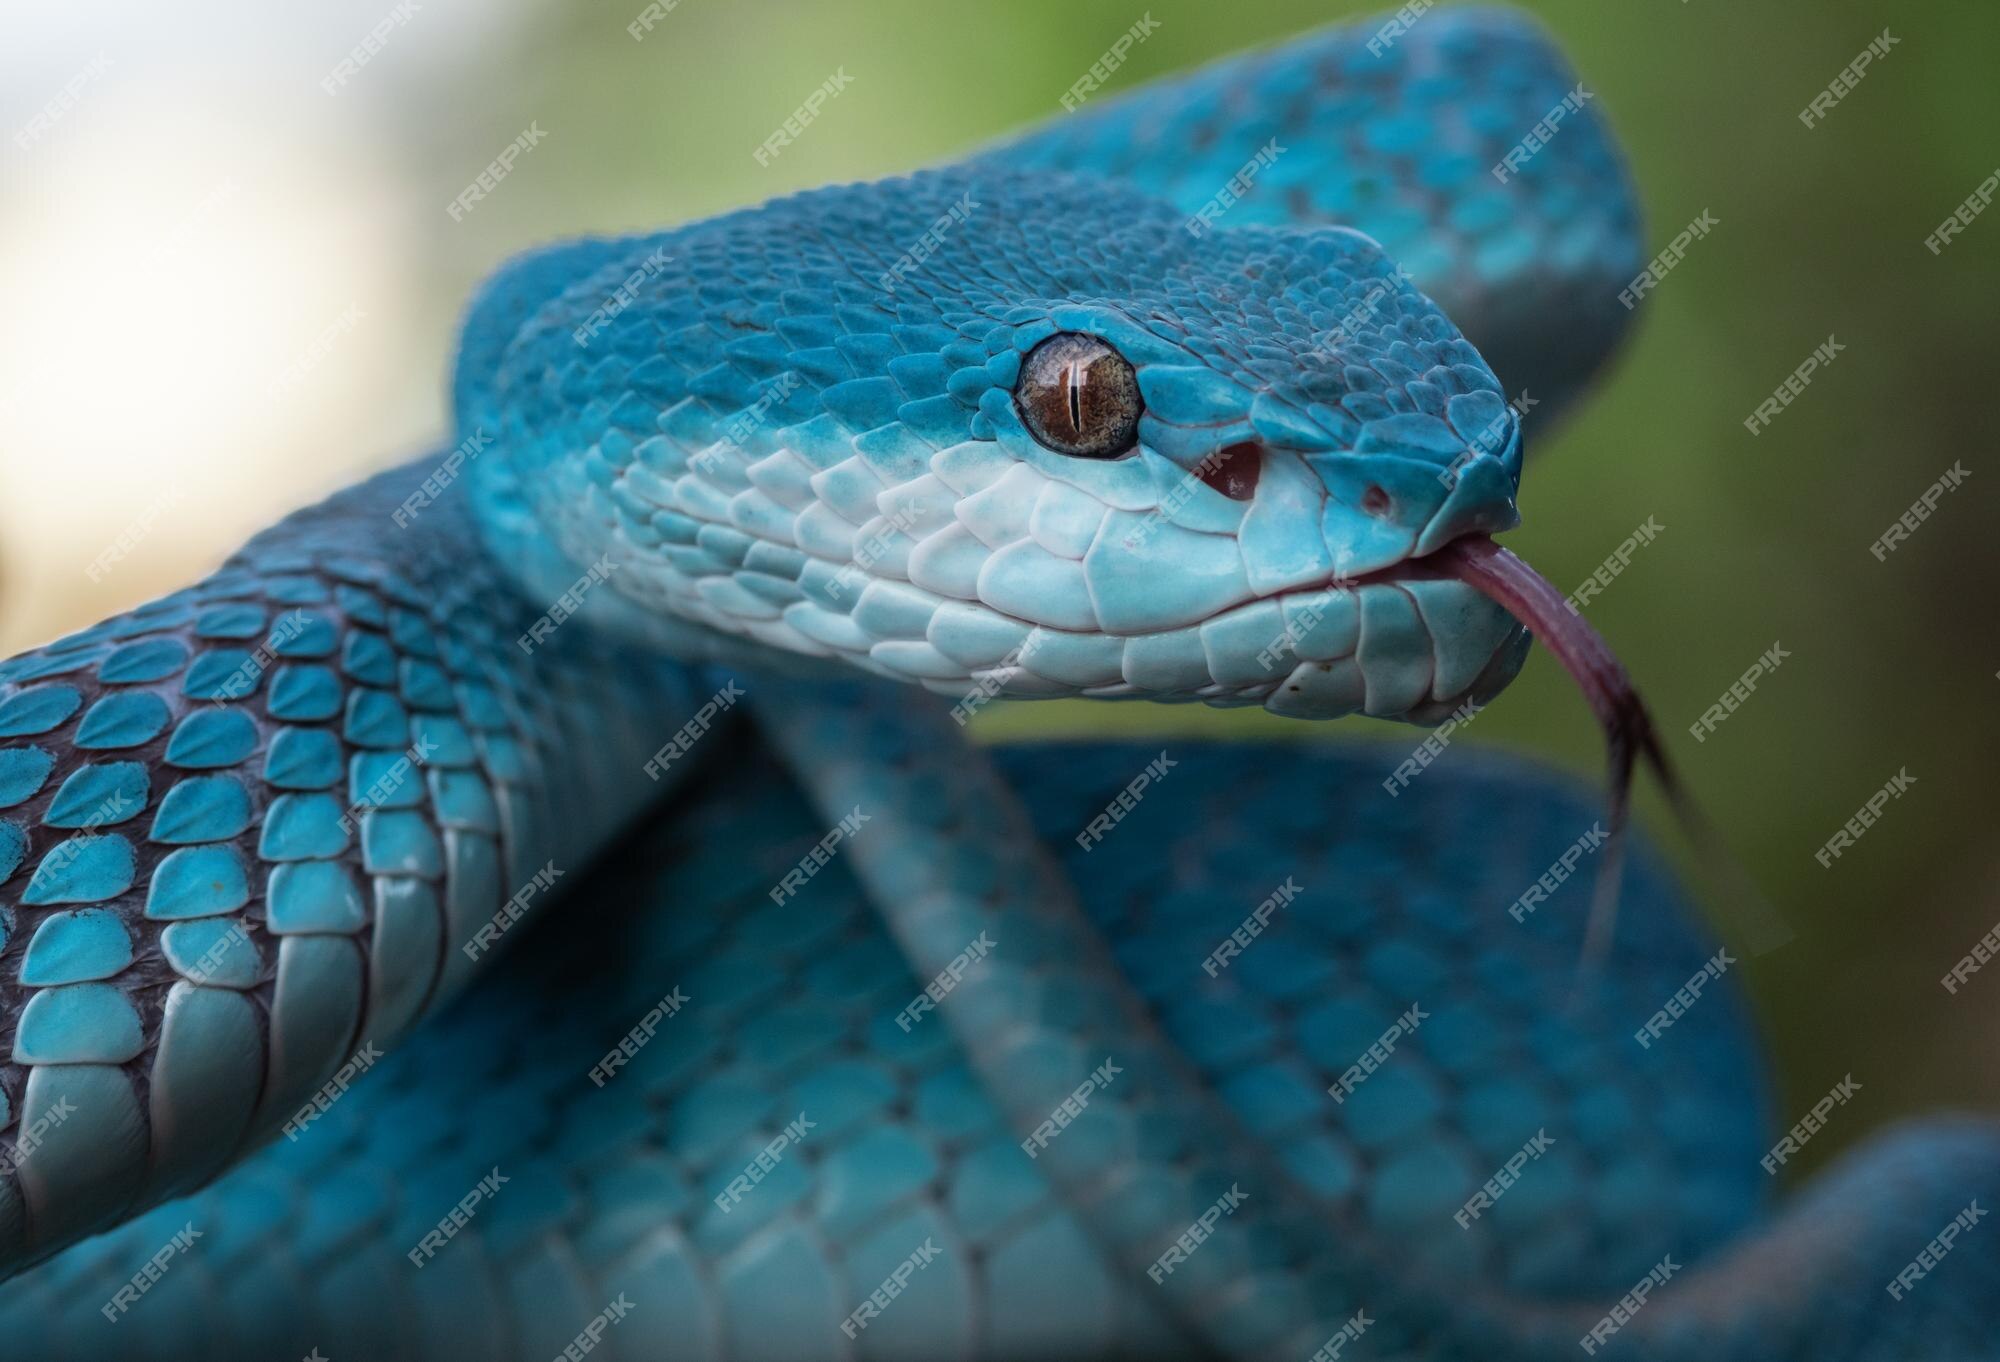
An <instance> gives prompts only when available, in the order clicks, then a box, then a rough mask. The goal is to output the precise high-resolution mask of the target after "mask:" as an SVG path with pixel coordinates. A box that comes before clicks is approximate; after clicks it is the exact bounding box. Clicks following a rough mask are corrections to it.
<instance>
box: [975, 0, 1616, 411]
mask: <svg viewBox="0 0 2000 1362" xmlns="http://www.w3.org/2000/svg"><path fill="white" fill-rule="evenodd" d="M1438 17H1440V18H1443V19H1444V20H1445V22H1443V23H1412V24H1410V25H1408V27H1407V28H1406V29H1404V30H1402V31H1400V32H1399V31H1394V30H1391V31H1389V32H1388V33H1387V36H1386V39H1385V36H1384V30H1385V28H1387V24H1386V22H1385V21H1386V20H1387V19H1388V18H1389V16H1386V15H1385V16H1383V20H1382V21H1378V22H1375V23H1359V24H1354V25H1351V26H1343V27H1339V28H1331V29H1327V30H1325V31H1324V32H1322V33H1318V34H1313V35H1309V36H1307V37H1303V38H1300V39H1298V40H1296V41H1294V42H1289V43H1286V44H1284V45H1283V46H1281V47H1275V48H1269V49H1266V50H1263V51H1259V52H1252V53H1249V54H1246V55H1244V56H1242V57H1238V58H1235V59H1232V60H1225V61H1219V62H1215V63H1213V64H1211V65H1209V66H1205V67H1203V68H1202V69H1201V70H1200V71H1198V72H1195V73H1194V74H1193V75H1190V76H1185V77H1181V78H1179V79H1174V80H1168V81H1164V82H1161V83H1159V84H1156V85H1149V86H1147V87H1145V88H1144V89H1143V90H1141V91H1138V92H1136V93H1134V94H1130V95H1124V96H1119V97H1115V98H1114V97H1104V98H1102V99H1098V100H1093V101H1091V102H1089V103H1087V104H1085V105H1083V106H1082V107H1081V108H1080V109H1079V110H1078V111H1077V112H1076V113H1075V114H1074V115H1072V116H1069V117H1063V118H1057V119H1055V120H1052V121H1051V122H1050V123H1049V124H1048V126H1047V127H1046V128H1043V129H1039V130H1036V131H1033V132H1030V133H1028V134H1026V135H1024V136H1021V137H1018V138H1015V139H1011V140H1010V141H1009V142H1007V143H1006V144H1004V145H1002V146H1000V147H997V148H995V149H994V150H993V151H991V152H990V153H988V154H987V159H990V160H991V161H993V162H995V163H997V164H1002V165H1010V166H1017V167H1024V168H1031V169H1042V170H1051V171H1071V172H1078V173H1084V174H1090V175H1093V176H1099V177H1107V176H1108V177H1110V178H1113V179H1116V180H1118V181H1120V182H1121V183H1125V184H1130V185H1134V186H1136V187H1138V188H1140V189H1143V190H1144V191H1145V192H1146V193H1148V194H1151V195H1153V196H1155V197H1157V198H1159V199H1161V200H1162V201H1164V202H1167V203H1170V204H1172V205H1173V206H1174V207H1175V208H1176V209H1178V210H1179V211H1180V212H1181V213H1183V214H1188V215H1199V214H1200V213H1201V212H1202V210H1203V209H1204V208H1206V207H1207V206H1208V205H1209V204H1210V203H1211V202H1213V201H1214V200H1215V196H1216V195H1217V194H1218V193H1219V192H1220V191H1221V189H1222V187H1223V186H1224V185H1225V184H1228V185H1230V186H1231V191H1232V195H1233V196H1234V197H1233V202H1231V203H1230V204H1229V206H1228V208H1227V210H1226V215H1224V216H1221V217H1220V218H1218V219H1216V220H1217V221H1219V222H1222V223H1225V224H1227V225H1230V226H1237V225H1247V224H1250V223H1259V224H1265V225H1272V226H1283V225H1295V224H1302V223H1304V224H1321V223H1324V224H1336V225H1338V224H1345V225H1349V226H1359V227H1361V228H1362V229H1363V230H1365V231H1366V232H1367V233H1368V235H1369V236H1371V237H1373V238H1374V239H1375V240H1376V241H1378V242H1380V243H1381V245H1382V248H1383V249H1384V250H1385V251H1386V252H1387V253H1388V255H1389V257H1390V259H1392V260H1394V261H1395V262H1396V263H1397V265H1398V266H1399V267H1400V268H1402V269H1403V270H1404V271H1406V272H1408V274H1409V275H1410V277H1411V278H1412V279H1414V280H1415V281H1416V285H1417V287H1418V288H1420V289H1422V290H1423V292H1424V293H1425V294H1426V295H1427V296H1429V297H1430V298H1432V299H1435V300H1436V302H1437V303H1438V305H1439V306H1440V307H1442V308H1443V309H1444V311H1445V313H1446V315H1448V316H1449V317H1450V318H1451V319H1452V321H1453V323H1454V324H1456V325H1457V326H1458V328H1459V329H1460V330H1461V331H1463V332H1464V333H1465V335H1466V337H1467V339H1469V340H1470V341H1472V343H1473V344H1474V345H1476V346H1477V347H1478V348H1479V352H1480V354H1481V355H1483V356H1484V357H1485V359H1486V361H1487V362H1488V363H1489V364H1491V365H1492V366H1493V369H1494V371H1495V372H1496V373H1498V374H1499V376H1500V378H1501V380H1502V382H1503V383H1504V384H1505V385H1506V391H1507V394H1508V395H1509V396H1510V397H1512V396H1516V395H1518V394H1520V393H1522V392H1526V393H1528V394H1529V395H1530V396H1532V397H1533V398H1534V399H1535V405H1534V406H1533V407H1532V408H1531V410H1532V411H1533V413H1534V415H1535V422H1536V426H1537V428H1538V429H1539V430H1541V431H1542V432H1543V433H1544V434H1546V432H1547V431H1548V430H1549V429H1550V428H1551V427H1552V426H1553V425H1554V423H1555V421H1556V419H1557V417H1558V414H1559V413H1560V412H1561V411H1562V410H1564V409H1566V408H1568V407H1569V406H1570V405H1571V404H1572V403H1573V402H1574V401H1575V399H1576V398H1577V396H1578V395H1579V394H1580V393H1581V392H1582V390H1583V389H1584V387H1585V386H1586V385H1587V384H1588V382H1589V380H1590V378H1591V377H1592V375H1594V374H1595V373H1596V372H1597V371H1598V369H1600V368H1601V367H1602V365H1603V363H1604V361H1605V358H1606V357H1607V356H1608V355H1609V354H1610V353H1611V352H1612V350H1613V348H1614V347H1615V345H1616V343H1617V341H1618V339H1619V337H1620V336H1622V335H1623V334H1624V332H1625V329H1626V327H1627V326H1628V324H1629V323H1630V322H1631V319H1632V312H1631V309H1629V308H1627V307H1625V306H1624V305H1623V304H1621V303H1619V302H1618V296H1617V295H1618V291H1619V290H1620V289H1622V288H1624V287H1625V286H1626V285H1627V284H1629V283H1630V282H1631V279H1632V276H1633V275H1634V274H1636V273H1638V271H1639V267H1640V266H1641V265H1642V264H1643V263H1644V258H1643V257H1644V240H1643V237H1642V236H1641V233H1640V224H1639V215H1638V201H1637V196H1636V195H1635V193H1634V192H1633V189H1632V186H1631V183H1630V180H1629V178H1628V177H1627V175H1626V173H1625V169H1624V165H1623V162H1622V159H1621V158H1620V156H1619V154H1618V149H1617V146H1616V144H1615V143H1614V142H1613V140H1612V137H1611V132H1610V129H1609V128H1608V127H1607V126H1606V125H1605V123H1604V121H1603V120H1602V119H1601V118H1599V117H1597V116H1596V114H1595V110H1594V106H1595V100H1596V91H1595V90H1593V89H1591V88H1590V87H1589V85H1588V83H1587V82H1585V81H1583V80H1581V79H1580V78H1579V77H1578V75H1577V73H1576V72H1574V71H1572V70H1570V69H1569V66H1568V64H1567V63H1565V62H1564V61H1563V60H1562V57H1561V55H1560V54H1559V53H1556V52H1555V51H1553V50H1552V47H1551V44H1550V40H1549V37H1548V35H1547V34H1545V33H1543V32H1542V31H1541V30H1540V29H1538V28H1537V27H1535V26H1534V25H1533V24H1531V23H1529V22H1526V21H1525V20H1524V19H1523V17H1522V15H1521V14H1520V13H1519V12H1517V11H1510V10H1504V9H1477V8H1468V9H1460V10H1453V11H1450V12H1449V13H1448V14H1445V15H1441V16H1438ZM1371 42H1372V43H1373V44H1374V45H1375V46H1374V50H1371V48H1370V44H1371ZM1579 92H1581V93H1579ZM1566 100H1567V101H1569V103H1568V105H1567V106H1566V105H1565V101H1566ZM1558 108H1562V110H1563V113H1562V116H1561V121H1560V122H1559V123H1558V124H1557V127H1558V129H1559V135H1557V136H1554V137H1551V138H1550V140H1549V141H1548V142H1547V143H1546V144H1545V145H1543V146H1542V147H1540V148H1537V149H1534V150H1533V154H1531V155H1524V153H1525V152H1527V151H1528V150H1529V149H1528V148H1525V147H1523V146H1522V140H1523V138H1524V136H1525V134H1526V133H1527V131H1528V129H1530V128H1534V127H1535V126H1536V125H1537V124H1540V123H1541V122H1542V121H1543V120H1544V119H1545V118H1547V117H1548V116H1549V114H1550V111H1551V110H1555V109H1558ZM1579 115H1580V116H1579ZM1267 146H1270V147H1274V148H1276V149H1277V150H1276V151H1275V154H1267V156H1266V159H1265V161H1264V162H1260V161H1259V160H1258V153H1259V151H1260V150H1262V149H1263V148H1265V147H1267ZM1509 153H1513V154H1514V159H1513V160H1512V161H1510V160H1509ZM1246 167H1252V169H1251V170H1250V172H1249V173H1247V174H1245V175H1243V177H1242V178H1241V180H1236V179H1235V177H1236V176H1237V175H1238V173H1239V172H1241V171H1244V170H1245V168H1246Z"/></svg>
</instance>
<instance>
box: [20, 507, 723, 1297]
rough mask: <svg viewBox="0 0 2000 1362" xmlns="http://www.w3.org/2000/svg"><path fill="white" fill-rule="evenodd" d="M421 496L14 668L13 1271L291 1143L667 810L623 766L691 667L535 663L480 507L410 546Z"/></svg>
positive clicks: (271, 540)
mask: <svg viewBox="0 0 2000 1362" xmlns="http://www.w3.org/2000/svg"><path fill="white" fill-rule="evenodd" d="M427 473H428V470H426V469H423V468H414V469H412V470H409V471H405V472H403V473H400V474H392V475H388V476H385V477H383V478H379V479H377V480H375V481H374V482H372V483H369V484H365V485H363V486H361V487H358V488H356V489H354V490H352V491H350V492H346V493H343V494H341V495H340V496H338V497H336V498H334V499H333V500H331V501H329V502H328V503H326V504H325V505H324V506H321V507H316V508H314V509H312V510H308V511H302V512H300V513H298V514H297V515H295V516H294V517H292V518H291V519H289V520H287V521H285V522H284V523H283V524H281V525H278V526H277V527H275V528H273V529H272V530H269V531H267V532H266V533H265V534H263V535H262V536H260V537H259V538H257V539H256V540H253V541H252V542H251V543H250V544H249V545H248V546H246V547H245V548H244V550H243V551H242V552H241V553H239V554H238V555H236V557H235V558H233V559H232V560H231V561H230V562H229V563H228V564H227V565H225V566H224V568H223V569H222V570H221V571H220V572H218V573H216V574H215V575H214V576H212V577H210V578H208V579H207V580H206V581H204V582H202V583H200V584H198V585H196V586H194V587H191V588H189V589H188V590H186V591H183V592H178V593H175V594H174V595H171V596H167V597H164V598H162V599H161V600H159V601H156V602H154V603H153V604H151V605H148V606H144V607H141V608H140V609H139V610H136V611H134V612H132V613H131V614H130V615H128V616H124V617H121V618H118V619H114V620H110V621H107V622H106V623H104V624H102V625H99V626H97V627H95V628H93V629H88V630H85V631H84V632H83V633H81V634H78V635H75V636H73V637H71V638H68V639H64V640H62V641H61V642H59V643H54V644H51V645H50V646H48V647H47V648H43V649H38V650H36V651H33V652H29V653H23V654H21V655H20V656H18V657H15V658H11V659H9V660H8V661H7V662H5V663H4V664H0V677H4V678H5V680H6V682H7V684H8V694H7V696H6V698H5V699H4V701H0V733H4V735H5V736H4V738H0V804H3V805H4V810H0V867H4V869H5V871H6V872H7V875H6V880H5V882H4V888H0V927H4V930H5V932H6V943H5V944H6V952H5V956H4V959H5V962H6V963H5V966H4V968H3V969H0V1042H4V1044H5V1046H6V1050H5V1055H6V1063H5V1066H4V1068H0V1121H4V1122H5V1124H6V1127H7V1128H8V1130H9V1133H10V1134H11V1135H12V1136H13V1145H14V1147H13V1149H12V1150H11V1151H10V1152H11V1158H10V1160H9V1163H8V1168H9V1177H8V1178H7V1179H6V1180H5V1181H4V1182H0V1260H4V1261H6V1262H8V1263H10V1264H14V1265H19V1264H21V1263H23V1262H32V1261H34V1260H35V1259H36V1258H39V1257H41V1256H43V1255H45V1254H47V1253H48V1252H50V1251H52V1250H54V1249H57V1248H60V1247H61V1246H63V1245H64V1244H66V1243H68V1242H70V1241H71V1240H73V1239H75V1238H76V1237H78V1236H79V1235H81V1234H84V1233H88V1232H89V1231H91V1230H94V1229H98V1228H101V1227H103V1226H104V1225H106V1224H109V1223H111V1222H112V1221H114V1220H117V1219H120V1218H122V1217H123V1216H124V1215H127V1214H129V1213H130V1212H131V1211H132V1210H134V1209H137V1208H139V1207H141V1206H144V1205H147V1204H150V1203H151V1202H153V1201H157V1200H158V1199H160V1198H161V1197H162V1196H166V1195H172V1194H174V1193H177V1192H179V1191H183V1190H185V1189H187V1188H189V1187H191V1186H195V1185H198V1184H200V1183H201V1182H203V1181H206V1180H207V1179H208V1178H210V1177H213V1176H214V1175H215V1173H216V1172H217V1171H219V1170H220V1169H221V1168H223V1167H224V1166H226V1165H227V1164H228V1163H230V1162H231V1161H233V1160H234V1159H235V1158H236V1157H237V1156H238V1155H239V1154H240V1153H241V1152H243V1151H244V1150H246V1149H248V1148H253V1147H255V1146H256V1145H257V1144H259V1143H261V1142H262V1141H263V1140H265V1139H267V1138H269V1137H270V1136H271V1135H272V1134H274V1133H275V1132H276V1131H277V1129H278V1128H279V1127H280V1126H281V1125H282V1124H283V1123H284V1122H285V1121H287V1120H288V1119H290V1118H292V1117H293V1116H294V1114H295V1112H296V1111H297V1109H298V1108H299V1107H300V1105H301V1104H302V1103H304V1102H306V1101H307V1100H308V1099H309V1098H311V1097H312V1096H313V1094H314V1091H315V1090H316V1089H318V1088H319V1086H320V1085H321V1084H322V1083H323V1082H325V1081H326V1080H327V1079H328V1078H329V1077H330V1076H331V1075H332V1074H333V1073H334V1072H335V1070H336V1069H338V1068H339V1067H340V1066H341V1065H342V1064H343V1062H345V1061H347V1060H348V1059H349V1057H350V1056H351V1055H352V1054H353V1053H354V1052H356V1051H357V1050H359V1049H361V1048H362V1047H364V1046H369V1045H373V1046H382V1045H387V1044H390V1043H391V1042H393V1041H394V1040H395V1039H396V1038H397V1037H398V1036H400V1035H401V1034H402V1033H403V1032H404V1031H406V1030H408V1028H409V1027H410V1026H411V1025H412V1024H413V1023H414V1022H415V1021H417V1019H418V1018H419V1017H421V1016H422V1015H423V1014H424V1012H425V1011H426V1010H427V1009H429V1008H430V1007H431V1006H432V1005H434V1004H435V1003H436V1002H439V1001H442V1000H443V999H444V998H446V997H448V996H450V994H452V993H453V992H454V991H456V990H457V988H458V987H460V986H461V985H462V984H463V983H464V981H465V980H466V978H468V977H469V976H470V975H471V974H472V973H473V972H474V970H475V969H476V967H477V964H478V961H479V959H480V958H481V957H482V956H485V955H487V954H488V953H487V952H486V951H485V950H484V948H483V947H479V948H476V949H475V950H472V951H468V950H466V949H465V947H467V946H468V945H474V944H475V942H474V939H475V936H476V933H477V932H478V929H479V928H480V927H481V926H482V925H484V924H486V923H487V922H488V921H489V920H490V919H491V918H492V917H493V916H494V914H495V913H496V912H497V911H498V910H499V909H500V908H502V907H503V905H505V904H506V903H507V902H508V901H509V900H510V899H511V898H513V897H514V896H515V895H517V894H521V895H524V898H523V904H524V906H525V905H526V904H527V903H530V902H531V901H532V899H533V897H534V893H535V887H540V888H545V889H547V888H551V887H552V886H553V883H554V881H555V879H556V878H557V877H558V876H559V875H560V874H562V873H565V872H566V871H567V870H568V869H570V868H574V867H576V866H578V865H580V864H581V863H582V862H583V861H584V860H586V859H587V858H588V857H589V855H590V854H591V852H592V851H593V850H594V849H595V848H596V847H597V846H598V845H600V844H601V843H602V842H603V841H604V840H605V839H607V838H608V837H610V836H612V835H613V834H615V832H616V831H617V830H618V828H619V827H620V826H622V825H623V823H624V822H625V821H626V819H628V818H630V817H632V816H633V815H635V814H636V813H637V812H638V811H639V810H641V809H642V808H643V807H644V805H645V803H646V802H647V801H648V800H649V799H651V798H654V797H656V795H657V793H658V791H659V788H660V786H659V783H658V782H657V781H652V780H648V779H646V778H645V777H644V775H643V774H642V773H641V772H640V771H639V770H638V769H637V768H636V767H635V766H634V765H633V764H632V763H629V762H626V761H624V760H623V759H622V758H623V750H622V749H629V748H631V747H635V746H637V745H639V744H640V743H641V742H645V741H650V740H651V739H652V737H653V730H652V726H651V724H650V722H648V720H649V716H650V715H651V714H652V713H653V712H654V709H655V707H656V706H658V705H660V704H673V703H675V701H676V700H677V699H678V698H680V697H682V696H684V695H685V688H686V686H687V684H688V676H687V673H686V672H685V671H684V670H682V669H678V668H675V667H673V666H671V665H670V664H667V663H664V662H659V661H653V660H649V659H646V658H644V657H635V656H633V655H630V654H629V653H621V654H619V655H617V656H616V658H615V659H614V657H613V656H612V654H611V653H610V652H609V651H608V650H607V647H606V645H605V643H604V641H603V640H601V639H597V638H595V637H594V636H593V635H591V634H590V632H589V631H588V630H587V629H585V628H577V629H572V630H567V631H564V632H563V633H562V635H561V636H560V637H559V638H557V639H555V640H553V641H552V644H551V646H550V647H549V648H547V649H544V650H539V651H537V652H534V653H529V652H527V651H525V650H523V649H522V648H520V647H518V646H517V645H516V641H515V637H514V636H515V634H516V633H518V632H520V630H521V629H523V628H526V627H527V626H528V625H529V624H530V623H531V621H532V619H533V615H532V612H531V610H530V608H529V607H528V606H527V605H526V604H525V603H524V602H522V601H520V600H519V599H517V598H516V597H514V596H513V595H512V593H511V592H509V591H508V590H507V589H506V585H505V581H504V579H503V578H502V577H501V576H500V575H499V574H498V573H497V572H495V571H494V570H493V569H492V568H491V567H490V565H488V564H486V563H485V562H484V561H483V560H482V559H480V558H479V557H477V556H476V555H468V554H467V553H466V552H465V551H464V546H465V544H466V543H467V542H468V541H469V540H470V537H471V529H470V527H469V526H468V525H467V524H466V512H465V507H464V503H463V502H462V501H459V502H456V503H452V504H443V503H440V504H439V505H437V506H435V507H433V508H431V509H430V511H429V512H428V519H429V520H430V521H431V523H430V524H428V525H425V526H424V528H425V529H426V530H428V531H430V532H428V533H419V532H417V530H416V526H417V525H420V524H423V520H418V521H413V522H412V528H411V529H410V530H409V531H407V532H406V531H400V530H398V529H397V527H396V524H395V521H394V520H393V518H392V517H393V516H394V514H395V512H396V511H397V510H398V509H399V508H400V507H401V506H402V504H403V503H404V502H405V501H406V499H407V498H408V496H409V495H410V494H411V493H412V492H413V491H415V490H416V489H417V488H418V487H419V486H420V485H421V481H422V478H423V477H424V476H426V475H427ZM577 807H588V808H592V809H595V810H602V811H603V814H604V816H605V819H606V821H605V822H604V823H602V824H598V823H596V822H595V821H593V820H587V819H576V818H574V817H572V816H570V815H569V813H568V812H567V811H568V810H570V809H574V808H577ZM550 866H553V871H549V870H548V869H546V868H547V867H550ZM538 873H539V874H540V875H541V881H540V883H539V885H538V882H537V875H538ZM531 886H534V887H531ZM543 897H544V898H545V899H546V898H547V897H549V894H546V893H545V894H544V895H543ZM30 1132H38V1133H39V1134H38V1135H31V1134H30Z"/></svg>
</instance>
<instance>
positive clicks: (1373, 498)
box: [1361, 483, 1389, 516]
mask: <svg viewBox="0 0 2000 1362" xmlns="http://www.w3.org/2000/svg"><path fill="white" fill-rule="evenodd" d="M1361 509H1362V510H1364V511H1366V512H1368V514H1369V515H1374V516H1381V515H1387V514H1388V513H1389V494H1388V493H1387V492H1385V491H1383V490H1382V489H1381V488H1380V487H1377V486H1375V485H1374V484H1373V483H1370V484H1369V486H1368V490H1367V491H1365V492H1363V493H1362V494H1361Z"/></svg>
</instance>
